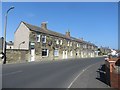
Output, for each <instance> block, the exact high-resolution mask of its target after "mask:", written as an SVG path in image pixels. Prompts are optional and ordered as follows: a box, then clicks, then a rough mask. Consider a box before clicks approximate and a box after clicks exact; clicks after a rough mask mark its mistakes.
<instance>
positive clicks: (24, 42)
mask: <svg viewBox="0 0 120 90" xmlns="http://www.w3.org/2000/svg"><path fill="white" fill-rule="evenodd" d="M24 43H25V41H23V42H21V43H20V44H19V49H20V45H21V44H24Z"/></svg>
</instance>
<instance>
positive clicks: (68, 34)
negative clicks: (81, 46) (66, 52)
mask: <svg viewBox="0 0 120 90" xmlns="http://www.w3.org/2000/svg"><path fill="white" fill-rule="evenodd" d="M66 37H67V38H70V32H69V30H68V31H67V32H66Z"/></svg>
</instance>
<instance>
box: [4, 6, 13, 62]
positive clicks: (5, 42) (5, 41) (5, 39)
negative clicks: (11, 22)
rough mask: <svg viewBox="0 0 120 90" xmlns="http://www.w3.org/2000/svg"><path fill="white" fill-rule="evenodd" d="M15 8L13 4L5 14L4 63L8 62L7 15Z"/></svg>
mask: <svg viewBox="0 0 120 90" xmlns="http://www.w3.org/2000/svg"><path fill="white" fill-rule="evenodd" d="M12 9H14V7H13V6H11V7H10V8H9V9H8V10H7V12H6V14H5V26H4V41H3V53H4V58H3V64H6V29H7V16H8V13H9V11H10V10H12Z"/></svg>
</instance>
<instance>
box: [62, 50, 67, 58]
mask: <svg viewBox="0 0 120 90" xmlns="http://www.w3.org/2000/svg"><path fill="white" fill-rule="evenodd" d="M63 59H67V51H63Z"/></svg>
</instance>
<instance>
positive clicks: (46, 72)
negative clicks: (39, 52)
mask: <svg viewBox="0 0 120 90" xmlns="http://www.w3.org/2000/svg"><path fill="white" fill-rule="evenodd" d="M102 64H104V58H103V57H99V58H84V59H74V60H59V61H48V62H47V61H45V62H44V61H43V62H31V63H21V64H8V65H7V64H6V65H3V73H2V87H3V88H96V87H98V88H108V86H107V85H106V84H105V83H104V82H103V81H104V80H103V79H101V77H100V78H97V76H99V74H98V73H97V72H96V71H97V70H98V69H99V67H101V65H102ZM103 72H104V71H103ZM102 78H103V77H102ZM102 80H103V81H102Z"/></svg>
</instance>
